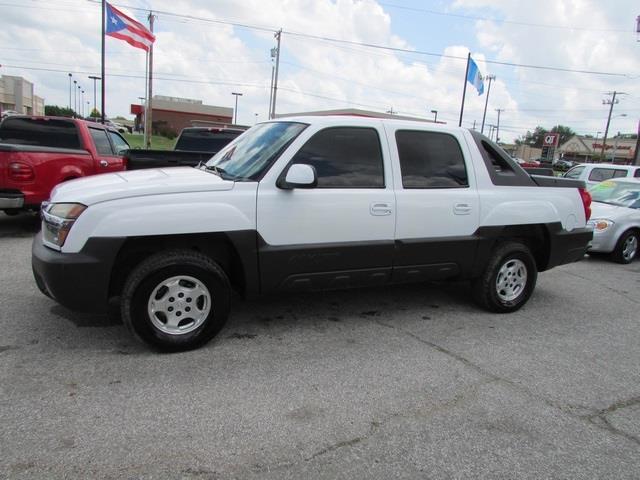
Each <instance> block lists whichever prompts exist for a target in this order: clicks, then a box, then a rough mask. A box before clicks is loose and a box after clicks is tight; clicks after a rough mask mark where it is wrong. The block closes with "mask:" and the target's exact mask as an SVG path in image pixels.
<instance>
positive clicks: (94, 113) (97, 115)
mask: <svg viewBox="0 0 640 480" xmlns="http://www.w3.org/2000/svg"><path fill="white" fill-rule="evenodd" d="M89 116H90V117H91V118H100V117H102V115H101V114H100V111H99V110H98V109H97V108H94V109H93V110H91V113H90V114H89Z"/></svg>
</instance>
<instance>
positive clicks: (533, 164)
mask: <svg viewBox="0 0 640 480" xmlns="http://www.w3.org/2000/svg"><path fill="white" fill-rule="evenodd" d="M513 160H514V161H515V162H516V163H517V164H518V165H520V166H521V167H522V168H538V167H540V162H539V161H537V160H523V159H522V158H518V157H513Z"/></svg>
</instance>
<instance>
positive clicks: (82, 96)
mask: <svg viewBox="0 0 640 480" xmlns="http://www.w3.org/2000/svg"><path fill="white" fill-rule="evenodd" d="M80 92H81V93H82V95H81V96H80V98H81V99H82V108H80V110H81V111H82V118H84V117H85V111H84V90H81V91H80Z"/></svg>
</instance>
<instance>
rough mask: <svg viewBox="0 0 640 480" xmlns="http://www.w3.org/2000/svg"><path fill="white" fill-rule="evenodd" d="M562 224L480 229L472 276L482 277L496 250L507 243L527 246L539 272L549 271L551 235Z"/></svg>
mask: <svg viewBox="0 0 640 480" xmlns="http://www.w3.org/2000/svg"><path fill="white" fill-rule="evenodd" d="M558 228H562V227H561V226H560V224H544V223H542V224H540V223H536V224H524V225H500V226H490V227H480V228H479V229H478V231H477V233H476V235H477V236H478V237H479V239H480V241H479V244H478V250H477V255H476V260H475V263H474V265H473V268H472V276H473V277H477V276H479V275H481V273H482V272H483V271H484V269H485V268H486V266H487V262H488V261H489V258H490V257H491V253H492V252H493V251H494V250H495V248H496V247H497V246H498V245H500V244H502V243H504V242H507V241H517V242H520V243H522V244H524V245H526V246H527V248H528V249H529V250H530V251H531V254H532V255H533V258H534V259H535V261H536V268H537V270H538V271H539V272H542V271H544V270H547V268H548V267H549V260H550V255H551V234H552V232H553V231H555V230H557V229H558Z"/></svg>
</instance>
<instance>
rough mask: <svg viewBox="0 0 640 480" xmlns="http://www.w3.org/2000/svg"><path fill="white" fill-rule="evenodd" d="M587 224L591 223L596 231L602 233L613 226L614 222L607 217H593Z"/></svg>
mask: <svg viewBox="0 0 640 480" xmlns="http://www.w3.org/2000/svg"><path fill="white" fill-rule="evenodd" d="M587 225H591V226H592V227H593V230H594V232H598V233H600V232H604V231H605V230H607V229H608V228H610V227H612V226H613V225H614V222H613V221H612V220H607V219H606V218H592V219H591V220H589V221H588V222H587Z"/></svg>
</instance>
